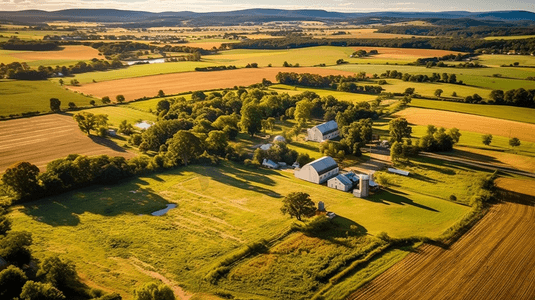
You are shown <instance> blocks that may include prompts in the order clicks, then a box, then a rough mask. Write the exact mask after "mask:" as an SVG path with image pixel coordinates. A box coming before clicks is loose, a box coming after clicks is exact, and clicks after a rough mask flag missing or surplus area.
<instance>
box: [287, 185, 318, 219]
mask: <svg viewBox="0 0 535 300" xmlns="http://www.w3.org/2000/svg"><path fill="white" fill-rule="evenodd" d="M281 212H282V214H284V215H285V214H289V215H290V217H292V218H293V217H295V218H296V219H297V220H299V221H301V218H303V217H306V218H310V217H312V216H314V215H315V214H316V204H315V203H314V202H313V201H312V200H311V199H310V195H309V194H307V193H303V192H293V193H290V194H288V195H287V196H286V197H284V199H283V200H282V207H281Z"/></svg>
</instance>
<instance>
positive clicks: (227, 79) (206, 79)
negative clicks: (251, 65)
mask: <svg viewBox="0 0 535 300" xmlns="http://www.w3.org/2000/svg"><path fill="white" fill-rule="evenodd" d="M279 72H296V73H313V74H319V75H324V76H325V75H337V74H340V75H353V74H354V73H351V72H347V71H337V70H330V69H323V68H262V69H238V70H227V71H212V72H188V73H176V74H166V75H155V76H146V77H139V78H129V79H119V80H112V81H105V82H99V83H90V84H85V85H82V86H80V87H71V89H73V90H76V91H79V92H82V93H84V94H86V95H87V94H89V95H93V96H97V97H100V98H102V97H104V96H110V98H112V99H113V98H115V95H124V96H125V98H126V100H133V99H137V98H142V97H144V96H147V97H153V96H156V95H157V94H158V91H159V90H163V91H164V92H165V93H166V94H168V95H171V94H178V93H182V92H188V91H197V90H209V89H219V88H232V87H234V86H249V85H251V84H255V83H260V82H262V79H263V78H266V79H268V80H271V81H273V82H274V81H275V76H276V75H277V73H279Z"/></svg>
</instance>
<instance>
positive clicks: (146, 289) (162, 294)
mask: <svg viewBox="0 0 535 300" xmlns="http://www.w3.org/2000/svg"><path fill="white" fill-rule="evenodd" d="M175 299H176V298H175V294H174V293H173V290H172V289H171V288H169V287H168V286H166V285H165V284H160V285H157V284H156V283H147V284H145V285H144V286H142V287H141V288H139V289H136V290H135V291H134V300H175Z"/></svg>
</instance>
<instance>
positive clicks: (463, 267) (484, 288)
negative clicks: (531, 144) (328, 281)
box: [349, 178, 535, 300]
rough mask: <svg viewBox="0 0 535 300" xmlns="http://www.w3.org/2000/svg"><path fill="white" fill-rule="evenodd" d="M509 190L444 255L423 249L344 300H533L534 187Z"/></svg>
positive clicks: (517, 183)
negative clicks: (500, 200) (502, 200)
mask: <svg viewBox="0 0 535 300" xmlns="http://www.w3.org/2000/svg"><path fill="white" fill-rule="evenodd" d="M497 182H498V185H499V186H501V187H502V188H507V189H509V190H512V191H513V192H514V194H509V195H508V196H507V199H506V200H509V201H508V202H503V203H500V204H497V205H495V206H494V207H492V208H491V210H490V212H489V213H488V214H487V215H486V216H485V217H484V218H483V219H482V220H481V221H480V222H479V223H478V224H476V225H475V226H474V227H473V228H472V229H471V230H470V231H469V232H468V233H466V234H465V235H464V236H463V237H462V238H461V239H460V240H459V241H457V242H456V243H455V244H453V245H452V246H451V247H450V248H449V249H443V248H440V247H438V246H433V245H427V244H426V245H424V246H422V247H420V248H419V249H418V250H419V251H418V252H417V253H412V254H410V255H409V256H407V258H405V259H404V260H403V261H401V262H399V263H398V264H396V265H394V266H393V267H392V268H390V269H389V270H388V271H386V272H385V273H383V274H382V275H380V276H379V277H377V278H376V279H374V280H373V281H371V282H370V283H368V284H367V285H365V286H364V287H362V288H361V289H359V290H357V291H356V292H355V293H353V294H352V295H351V296H350V297H349V299H352V300H353V299H370V300H373V299H486V300H489V299H534V298H535V231H534V230H533V228H532V224H533V221H534V220H535V206H534V203H535V182H534V181H529V180H518V179H503V178H502V179H499V180H498V181H497Z"/></svg>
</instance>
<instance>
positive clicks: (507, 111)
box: [410, 89, 535, 124]
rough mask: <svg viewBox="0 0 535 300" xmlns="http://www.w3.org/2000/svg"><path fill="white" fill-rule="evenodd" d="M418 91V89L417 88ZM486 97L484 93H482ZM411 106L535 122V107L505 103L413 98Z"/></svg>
mask: <svg viewBox="0 0 535 300" xmlns="http://www.w3.org/2000/svg"><path fill="white" fill-rule="evenodd" d="M416 91H417V92H418V89H417V90H416ZM481 96H482V97H484V95H481ZM410 106H414V107H421V108H430V109H438V110H447V111H455V112H460V113H467V114H472V115H479V116H484V117H491V118H496V119H505V120H511V121H518V122H524V123H532V124H534V123H535V118H534V116H535V109H533V108H527V107H516V106H505V105H482V104H470V103H458V102H450V101H434V100H421V99H412V101H411V103H410Z"/></svg>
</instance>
